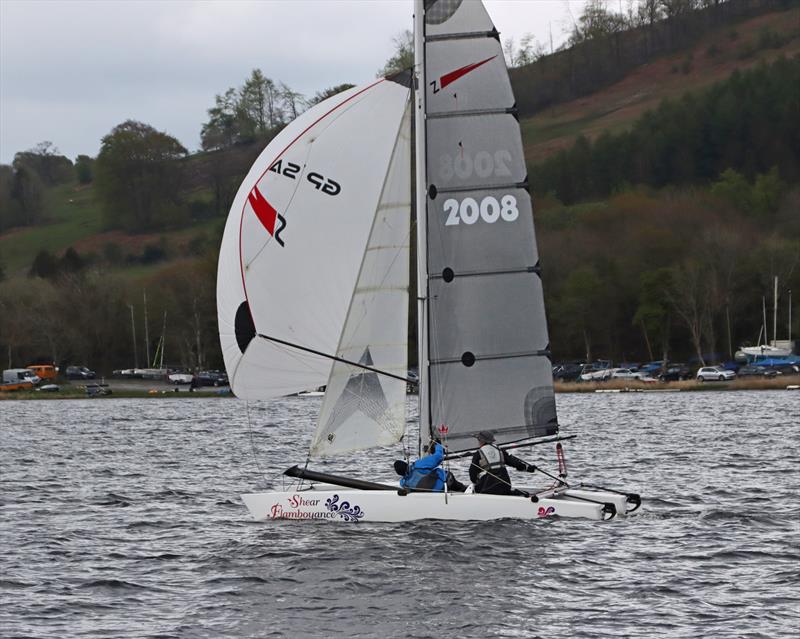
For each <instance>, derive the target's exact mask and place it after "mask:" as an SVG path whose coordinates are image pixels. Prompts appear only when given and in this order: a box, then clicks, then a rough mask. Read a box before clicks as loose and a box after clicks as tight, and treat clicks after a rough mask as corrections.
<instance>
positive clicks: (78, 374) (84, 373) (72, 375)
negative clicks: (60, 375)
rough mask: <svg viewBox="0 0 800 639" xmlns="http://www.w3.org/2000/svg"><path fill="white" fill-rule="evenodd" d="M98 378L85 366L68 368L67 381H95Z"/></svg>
mask: <svg viewBox="0 0 800 639" xmlns="http://www.w3.org/2000/svg"><path fill="white" fill-rule="evenodd" d="M96 376H97V375H96V373H95V372H94V371H91V370H89V369H88V368H86V367H85V366H67V379H94V378H95V377H96Z"/></svg>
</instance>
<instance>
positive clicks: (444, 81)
mask: <svg viewBox="0 0 800 639" xmlns="http://www.w3.org/2000/svg"><path fill="white" fill-rule="evenodd" d="M496 57H497V56H496V55H493V56H492V57H491V58H486V59H485V60H481V61H480V62H476V63H474V64H468V65H467V66H465V67H461V68H460V69H456V70H455V71H451V72H450V73H445V74H444V75H443V76H442V77H441V78H440V79H439V84H440V85H441V87H442V88H443V89H444V88H445V87H446V86H447V85H448V84H452V83H453V82H455V81H456V80H458V79H459V78H461V77H463V76H465V75H467V73H469V72H470V71H474V70H475V69H477V68H478V67H479V66H481V65H483V64H486V63H487V62H489V60H494V59H495V58H496Z"/></svg>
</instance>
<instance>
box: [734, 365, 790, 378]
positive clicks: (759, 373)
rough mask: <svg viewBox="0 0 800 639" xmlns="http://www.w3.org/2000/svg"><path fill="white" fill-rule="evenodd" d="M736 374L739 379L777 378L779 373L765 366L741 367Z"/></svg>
mask: <svg viewBox="0 0 800 639" xmlns="http://www.w3.org/2000/svg"><path fill="white" fill-rule="evenodd" d="M736 374H737V375H738V376H739V377H777V376H778V375H781V372H780V371H776V370H775V369H774V368H767V367H766V366H742V367H741V368H740V369H739V370H738V372H737V373H736Z"/></svg>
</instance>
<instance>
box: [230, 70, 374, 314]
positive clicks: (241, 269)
mask: <svg viewBox="0 0 800 639" xmlns="http://www.w3.org/2000/svg"><path fill="white" fill-rule="evenodd" d="M385 80H386V78H381V79H379V80H376V81H375V82H373V83H372V84H370V85H369V86H366V87H364V88H363V89H361V91H358V92H356V93H354V94H353V95H351V96H350V97H349V98H347V99H346V100H343V101H342V102H340V103H339V104H337V105H336V106H335V107H333V108H332V109H330V110H329V111H327V112H326V113H323V114H322V115H321V116H320V117H318V118H317V119H316V120H314V121H313V122H312V123H311V124H309V125H308V126H307V127H306V128H305V129H303V131H302V132H301V133H299V134H298V135H297V137H296V138H295V139H294V140H292V141H291V142H289V144H287V145H286V146H285V147H284V149H283V150H282V151H281V152H280V153H278V155H277V156H276V157H275V159H274V160H273V161H272V162H271V163H270V164H268V165H267V168H266V169H264V172H263V173H262V174H261V175H260V176H259V177H258V179H257V180H256V184H258V182H260V181H261V178H263V177H264V176H265V175H266V173H267V171H269V170H270V169H271V168H272V166H273V165H274V164H275V162H277V161H278V160H279V159H280V157H281V156H282V155H283V154H284V153H286V151H287V150H288V149H289V147H291V146H292V145H293V144H294V143H295V142H297V141H298V140H299V139H300V138H301V137H303V135H304V134H305V133H306V132H308V131H309V129H311V128H313V127H314V126H316V124H317V123H319V122H321V121H322V120H324V119H325V118H327V117H328V116H329V115H330V114H331V113H333V112H334V111H336V110H337V109H339V108H340V107H342V106H344V105H345V104H347V103H348V102H350V101H351V100H353V99H354V98H357V97H358V96H359V95H361V94H362V93H364V92H365V91H369V90H370V89H371V88H372V87H374V86H376V85H378V84H380V83H381V82H384V81H385ZM254 188H255V187H254ZM248 200H249V196H248ZM244 210H245V206H242V215H241V216H240V217H239V272H240V273H241V275H242V292H243V293H244V299H245V301H247V302H249V301H250V298H249V296H248V295H247V282H245V279H244V256H243V255H242V229H243V228H244ZM273 226H274V222H273ZM251 316H252V313H251Z"/></svg>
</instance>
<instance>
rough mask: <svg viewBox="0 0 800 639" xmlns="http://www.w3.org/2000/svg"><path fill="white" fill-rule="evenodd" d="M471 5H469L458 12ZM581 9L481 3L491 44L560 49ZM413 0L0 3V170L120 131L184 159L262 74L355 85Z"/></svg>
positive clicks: (321, 84) (388, 51) (537, 0)
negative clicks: (527, 39)
mask: <svg viewBox="0 0 800 639" xmlns="http://www.w3.org/2000/svg"><path fill="white" fill-rule="evenodd" d="M467 1H469V0H467ZM584 2H585V0H485V5H486V7H487V10H488V11H489V14H490V16H491V17H492V19H493V20H494V23H495V25H496V27H497V29H498V30H499V31H500V33H501V39H502V40H505V39H506V38H508V37H513V38H514V39H515V41H516V42H519V40H520V38H521V37H522V36H523V35H524V34H525V33H532V34H533V35H534V37H535V38H536V39H537V40H538V41H539V42H541V43H543V44H546V45H548V46H549V38H550V35H549V34H550V31H552V35H553V40H554V43H555V46H556V47H557V46H558V45H559V44H560V43H561V42H562V41H563V40H564V35H563V34H564V32H565V31H567V30H568V28H569V27H570V26H571V24H572V22H571V21H572V18H575V19H577V18H578V16H579V15H580V13H581V10H582V7H583V4H584ZM412 7H413V2H412V1H411V0H308V1H306V0H252V1H233V0H226V1H223V2H217V1H212V0H205V1H200V0H177V1H172V0H114V1H100V0H96V1H91V0H75V1H70V0H56V1H51V0H47V1H45V0H0V163H3V164H8V163H10V162H11V161H12V160H13V158H14V154H15V153H16V152H17V151H23V150H26V149H29V148H32V147H33V146H35V145H36V144H38V143H39V142H42V141H44V140H49V141H51V142H53V143H54V144H55V145H56V147H58V149H59V150H60V151H61V153H63V154H64V155H66V156H67V157H69V158H71V159H74V158H75V156H77V155H78V154H86V155H91V156H95V155H96V154H97V152H98V150H99V148H100V138H102V137H103V136H104V135H106V134H107V133H108V132H109V131H110V130H111V129H112V128H113V127H114V126H116V125H117V124H119V123H121V122H124V121H125V120H128V119H134V120H139V121H141V122H145V123H147V124H150V125H152V126H154V127H155V128H156V129H159V130H161V131H165V132H167V133H169V134H170V135H173V136H175V137H176V138H178V139H179V140H180V141H181V143H182V144H183V145H184V146H185V147H187V148H188V149H189V150H191V151H193V150H196V149H197V148H198V146H199V143H200V128H201V126H202V124H203V122H204V121H205V120H206V119H207V114H206V110H207V109H208V108H209V107H211V106H213V104H214V96H215V94H217V93H223V92H224V91H225V90H226V89H227V88H229V87H233V86H235V87H239V86H241V85H242V84H243V83H244V81H245V79H246V78H247V76H248V75H249V74H250V72H251V70H252V69H254V68H259V69H261V70H262V71H263V72H264V74H265V75H266V76H267V77H269V78H271V79H273V80H274V81H276V82H284V83H286V84H287V85H288V86H290V87H291V88H292V89H293V90H295V91H299V92H300V93H302V94H304V95H305V96H307V97H311V96H313V95H314V94H315V93H316V92H317V91H320V90H323V89H325V88H327V87H330V86H334V85H337V84H341V83H343V82H350V83H353V84H361V83H364V82H367V81H369V80H371V79H372V78H374V77H375V75H376V72H377V71H378V69H380V68H381V67H382V66H383V65H384V63H385V62H386V60H387V59H388V58H389V57H390V56H391V55H392V53H393V51H394V45H393V43H392V39H393V38H394V37H396V36H397V35H398V34H399V33H400V32H401V31H402V30H403V29H406V28H408V29H410V28H411V27H412V23H411V21H412V13H413V9H412Z"/></svg>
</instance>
